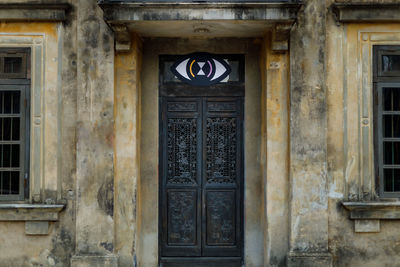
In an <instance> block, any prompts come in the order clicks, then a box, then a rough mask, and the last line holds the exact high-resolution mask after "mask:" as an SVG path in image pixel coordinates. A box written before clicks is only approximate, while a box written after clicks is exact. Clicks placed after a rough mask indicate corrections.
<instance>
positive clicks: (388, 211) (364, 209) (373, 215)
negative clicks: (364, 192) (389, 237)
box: [342, 201, 400, 233]
mask: <svg viewBox="0 0 400 267" xmlns="http://www.w3.org/2000/svg"><path fill="white" fill-rule="evenodd" d="M342 205H343V206H344V207H345V208H346V209H347V210H349V211H350V219H352V220H354V231H355V232H356V233H378V232H380V230H381V229H380V220H399V219H400V201H387V202H385V201H374V202H342Z"/></svg>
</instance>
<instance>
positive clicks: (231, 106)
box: [207, 101, 238, 112]
mask: <svg viewBox="0 0 400 267" xmlns="http://www.w3.org/2000/svg"><path fill="white" fill-rule="evenodd" d="M237 108H238V107H237V104H236V102H214V101H210V102H207V111H209V112H224V111H236V110H237Z"/></svg>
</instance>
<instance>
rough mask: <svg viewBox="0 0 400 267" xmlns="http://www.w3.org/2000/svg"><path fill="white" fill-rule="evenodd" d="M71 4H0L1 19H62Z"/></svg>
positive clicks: (64, 17)
mask: <svg viewBox="0 0 400 267" xmlns="http://www.w3.org/2000/svg"><path fill="white" fill-rule="evenodd" d="M70 7H71V6H70V5H69V4H67V3H61V4H41V3H37V4H31V3H8V4H0V20H1V21H64V20H65V19H66V11H67V10H68V9H69V8H70Z"/></svg>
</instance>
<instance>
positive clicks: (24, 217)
mask: <svg viewBox="0 0 400 267" xmlns="http://www.w3.org/2000/svg"><path fill="white" fill-rule="evenodd" d="M64 207H65V205H42V204H0V221H58V214H59V212H60V211H61V210H62V209H63V208H64Z"/></svg>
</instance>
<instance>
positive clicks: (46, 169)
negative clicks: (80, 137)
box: [0, 9, 76, 266]
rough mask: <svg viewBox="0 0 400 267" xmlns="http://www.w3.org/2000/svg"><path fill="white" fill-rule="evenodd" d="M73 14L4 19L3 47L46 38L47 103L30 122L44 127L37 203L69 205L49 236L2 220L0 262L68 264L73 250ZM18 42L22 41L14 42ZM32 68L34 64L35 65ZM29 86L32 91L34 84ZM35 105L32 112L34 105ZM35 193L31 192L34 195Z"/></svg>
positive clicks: (44, 88)
mask: <svg viewBox="0 0 400 267" xmlns="http://www.w3.org/2000/svg"><path fill="white" fill-rule="evenodd" d="M75 18H76V13H75V11H74V9H72V10H71V11H70V13H68V21H69V23H65V24H61V23H29V24H26V23H23V22H4V21H3V22H2V23H1V26H0V32H1V33H2V46H5V47H10V46H22V47H31V48H32V49H35V47H37V44H39V43H38V42H39V41H34V42H33V43H32V45H31V44H30V43H29V42H26V41H25V42H24V41H21V42H19V41H18V40H19V38H25V39H26V40H28V39H29V38H33V39H34V40H40V38H42V40H43V50H42V52H43V53H42V56H43V60H44V61H43V66H41V68H42V69H41V71H42V76H39V77H40V80H41V81H42V82H41V83H40V84H41V93H42V95H41V99H42V100H43V102H42V106H40V107H41V110H39V114H41V115H40V116H39V117H35V118H36V121H35V120H32V125H31V131H32V130H33V129H35V128H39V129H41V133H42V134H41V135H40V136H42V138H43V139H40V140H41V141H40V143H36V145H38V146H39V147H41V149H40V150H39V151H41V152H40V153H39V155H42V156H40V157H39V165H40V166H42V167H40V168H41V170H42V171H40V177H39V188H40V189H39V191H38V193H39V199H36V201H37V202H47V203H48V204H53V203H65V204H66V208H65V209H64V211H63V212H62V213H61V214H60V219H59V221H58V222H50V225H49V234H48V235H31V236H27V235H26V234H25V223H24V222H0V266H68V265H69V261H70V258H71V256H72V255H73V254H74V248H75V222H74V218H75V210H74V195H75V193H74V192H75V173H76V169H75V165H76V164H75V151H76V150H75V144H76V143H75V140H76V139H75V127H76V23H75ZM8 36H9V37H8ZM7 38H8V41H7ZM27 38H28V39H27ZM37 38H39V39H37ZM14 41H15V42H17V41H18V42H17V43H13V42H14ZM37 55H38V54H36V56H37ZM31 60H32V63H33V62H35V58H32V59H31ZM32 67H33V68H35V66H34V65H32ZM33 72H38V70H37V69H36V70H34V71H33ZM32 82H33V81H32ZM31 90H34V85H33V84H32V87H31ZM39 96H40V95H39ZM32 101H33V98H32ZM31 108H32V110H33V108H34V107H31ZM45 112H46V113H45ZM38 118H40V121H38V120H37V119H38ZM37 122H40V124H37ZM38 126H39V127H38ZM33 138H34V133H33V132H31V142H32V141H34V139H33ZM34 156H36V155H34ZM32 162H35V161H33V160H31V164H33V163H32ZM35 168H38V166H34V165H31V170H32V169H35ZM31 177H32V176H31ZM35 178H36V177H35ZM32 186H33V185H32ZM32 193H33V191H31V196H32ZM32 201H35V199H32Z"/></svg>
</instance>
